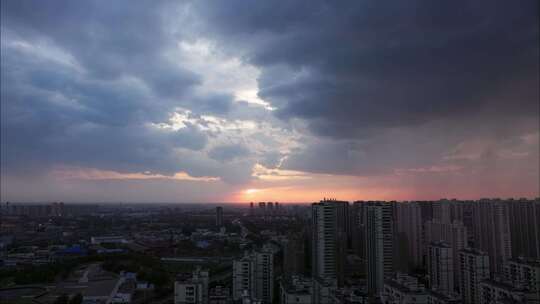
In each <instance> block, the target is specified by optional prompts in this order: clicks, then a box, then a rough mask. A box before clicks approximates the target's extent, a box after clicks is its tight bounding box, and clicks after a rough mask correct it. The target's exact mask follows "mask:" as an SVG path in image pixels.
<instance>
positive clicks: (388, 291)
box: [381, 273, 428, 304]
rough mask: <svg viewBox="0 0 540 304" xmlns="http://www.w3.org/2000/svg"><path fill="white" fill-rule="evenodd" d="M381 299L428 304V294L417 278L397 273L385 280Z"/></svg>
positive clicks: (389, 303)
mask: <svg viewBox="0 0 540 304" xmlns="http://www.w3.org/2000/svg"><path fill="white" fill-rule="evenodd" d="M381 299H382V300H383V303H387V304H427V303H428V302H427V301H428V294H427V291H426V288H425V286H424V285H423V284H421V283H419V282H418V279H417V278H415V277H412V276H409V275H406V274H402V273H397V274H396V275H395V277H394V278H393V279H389V280H386V281H385V282H384V292H383V294H382V296H381Z"/></svg>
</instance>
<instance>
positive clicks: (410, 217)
mask: <svg viewBox="0 0 540 304" xmlns="http://www.w3.org/2000/svg"><path fill="white" fill-rule="evenodd" d="M395 213H396V214H395V217H396V232H397V236H396V237H397V242H396V244H397V248H396V253H398V255H399V259H398V260H399V267H398V265H396V267H397V268H399V269H400V270H402V271H412V270H413V269H415V268H417V267H421V266H422V252H423V248H422V246H423V240H422V213H421V209H420V205H419V203H397V204H395Z"/></svg>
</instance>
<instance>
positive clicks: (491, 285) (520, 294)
mask: <svg viewBox="0 0 540 304" xmlns="http://www.w3.org/2000/svg"><path fill="white" fill-rule="evenodd" d="M536 300H537V299H536V293H534V292H531V291H529V290H527V289H525V288H523V287H516V286H512V284H510V283H509V282H505V281H500V280H493V279H488V280H484V281H482V282H481V283H480V302H479V303H480V304H493V303H513V302H516V303H538V301H536Z"/></svg>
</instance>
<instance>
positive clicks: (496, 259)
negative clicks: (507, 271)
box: [473, 199, 512, 274]
mask: <svg viewBox="0 0 540 304" xmlns="http://www.w3.org/2000/svg"><path fill="white" fill-rule="evenodd" d="M473 216H474V222H475V224H474V226H473V227H474V247H475V248H478V249H480V250H482V251H485V252H486V253H487V254H488V255H489V265H490V267H491V268H490V270H491V272H492V273H494V274H501V273H502V272H503V271H504V269H503V266H504V263H505V262H506V260H507V259H509V258H510V257H511V254H512V248H511V242H510V220H509V207H508V204H506V203H504V202H503V201H500V200H487V199H484V200H480V201H478V202H476V203H475V204H474V205H473Z"/></svg>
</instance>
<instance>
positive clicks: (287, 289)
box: [279, 275, 313, 304]
mask: <svg viewBox="0 0 540 304" xmlns="http://www.w3.org/2000/svg"><path fill="white" fill-rule="evenodd" d="M279 287H280V288H279V291H280V299H281V302H280V303H281V304H293V303H295V304H311V303H312V295H313V281H312V280H311V279H310V278H306V277H302V276H298V275H295V276H291V277H288V278H286V279H284V280H282V281H281V283H280V286H279Z"/></svg>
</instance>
